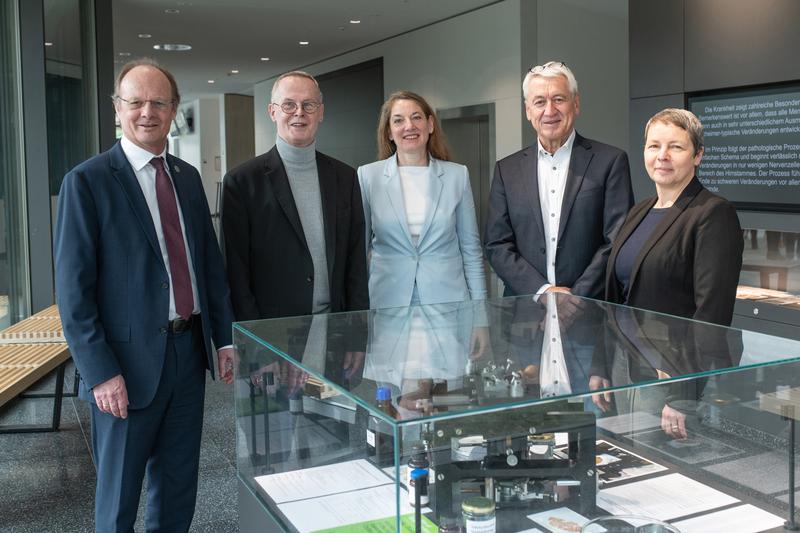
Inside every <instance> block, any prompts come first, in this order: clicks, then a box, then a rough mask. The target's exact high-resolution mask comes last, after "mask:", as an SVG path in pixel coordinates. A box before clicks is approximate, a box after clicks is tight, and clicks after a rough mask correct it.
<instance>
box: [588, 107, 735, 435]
mask: <svg viewBox="0 0 800 533" xmlns="http://www.w3.org/2000/svg"><path fill="white" fill-rule="evenodd" d="M702 157H703V126H702V124H700V121H699V120H698V119H697V117H696V116H694V115H693V114H692V113H690V112H689V111H686V110H683V109H665V110H663V111H661V112H659V113H657V114H656V115H654V116H653V117H652V118H651V119H650V120H649V121H648V123H647V125H646V127H645V147H644V161H645V167H646V168H647V172H648V174H649V175H650V178H651V179H652V180H653V182H654V183H655V186H656V191H657V195H656V196H655V197H652V198H648V199H646V200H644V201H642V202H640V203H639V204H637V205H636V206H634V207H633V209H631V211H630V213H629V214H628V216H627V218H626V220H625V222H624V224H623V225H622V228H621V229H620V231H619V234H618V235H617V238H616V240H615V241H614V244H613V246H612V249H611V254H610V256H609V263H608V268H607V271H606V299H607V300H608V301H610V302H615V303H624V304H626V305H630V306H633V307H639V308H643V309H649V310H653V311H658V312H662V313H666V314H670V315H676V316H681V317H686V318H692V319H694V320H699V321H704V322H712V323H716V324H721V325H729V324H730V322H731V319H732V317H733V305H734V302H735V299H736V285H737V282H738V278H739V271H740V268H741V264H742V249H743V241H742V231H741V228H740V226H739V220H738V217H737V216H736V210H735V209H734V207H733V206H732V205H731V204H730V203H729V202H727V201H726V200H724V199H723V198H720V197H718V196H716V195H714V194H712V193H711V192H709V191H708V190H707V189H705V188H704V187H703V185H702V184H701V183H700V181H699V180H698V179H697V178H696V176H695V172H696V170H697V167H698V166H699V165H700V161H701V159H702ZM622 333H623V335H626V334H625V331H624V328H623V331H622ZM657 377H660V378H667V377H671V375H670V373H669V372H666V371H665V370H663V369H657ZM608 385H609V381H608V379H607V378H606V377H601V376H598V375H594V376H592V380H591V382H590V386H591V387H593V388H594V389H595V390H596V389H597V388H600V387H604V386H608ZM603 400H604V395H598V396H596V397H595V403H597V404H598V405H599V406H600V407H601V408H604V407H606V406H605V405H604V404H605V402H604V401H603ZM661 415H662V427H663V428H664V431H665V432H666V433H667V434H668V435H670V436H674V437H676V438H685V437H686V435H687V434H686V428H685V416H684V414H683V413H681V412H678V411H676V410H675V409H672V408H671V407H669V406H668V405H665V406H664V408H663V410H662V413H661Z"/></svg>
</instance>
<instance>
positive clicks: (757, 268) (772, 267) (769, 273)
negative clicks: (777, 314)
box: [737, 229, 800, 311]
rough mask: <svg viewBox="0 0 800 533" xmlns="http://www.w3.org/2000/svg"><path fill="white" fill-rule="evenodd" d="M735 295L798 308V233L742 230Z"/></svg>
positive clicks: (799, 242)
mask: <svg viewBox="0 0 800 533" xmlns="http://www.w3.org/2000/svg"><path fill="white" fill-rule="evenodd" d="M739 284H740V287H739V294H738V295H737V297H738V298H744V299H747V300H758V301H763V302H764V303H769V304H773V305H781V306H784V307H786V308H788V309H794V310H798V311H800V297H798V296H800V233H796V232H790V231H765V230H759V229H746V230H744V254H743V257H742V273H741V275H740V276H739Z"/></svg>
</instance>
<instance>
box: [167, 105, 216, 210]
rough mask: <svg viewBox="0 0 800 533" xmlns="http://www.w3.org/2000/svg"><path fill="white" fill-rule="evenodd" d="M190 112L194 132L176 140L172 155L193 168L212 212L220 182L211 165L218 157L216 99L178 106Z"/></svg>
mask: <svg viewBox="0 0 800 533" xmlns="http://www.w3.org/2000/svg"><path fill="white" fill-rule="evenodd" d="M190 107H191V108H192V109H193V113H194V132H193V133H191V134H188V135H181V136H180V137H179V138H178V149H177V150H176V151H175V154H176V155H177V156H178V157H180V158H181V159H183V160H184V161H186V162H187V163H189V164H191V165H192V166H194V167H195V168H196V169H197V170H198V171H199V172H200V177H201V178H202V180H203V189H205V192H206V198H207V199H208V206H209V209H210V210H211V212H212V213H213V212H214V210H215V205H216V199H217V183H218V182H219V180H220V179H222V175H221V173H220V171H219V170H217V169H216V167H215V164H214V161H215V158H217V157H219V156H220V151H221V145H220V124H219V123H220V114H219V99H218V98H200V99H197V100H192V101H190V102H186V103H183V104H181V108H182V109H184V110H185V109H187V108H190Z"/></svg>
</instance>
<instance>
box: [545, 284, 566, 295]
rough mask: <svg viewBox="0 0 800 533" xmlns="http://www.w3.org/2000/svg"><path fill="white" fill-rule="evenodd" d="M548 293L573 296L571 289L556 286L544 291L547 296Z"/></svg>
mask: <svg viewBox="0 0 800 533" xmlns="http://www.w3.org/2000/svg"><path fill="white" fill-rule="evenodd" d="M548 292H560V293H562V294H572V290H571V289H570V288H569V287H557V286H555V285H552V286H550V287H547V288H546V289H545V290H544V294H547V293H548Z"/></svg>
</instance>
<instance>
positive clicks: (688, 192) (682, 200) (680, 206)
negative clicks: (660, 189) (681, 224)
mask: <svg viewBox="0 0 800 533" xmlns="http://www.w3.org/2000/svg"><path fill="white" fill-rule="evenodd" d="M701 190H702V186H701V185H700V182H699V181H697V178H692V181H690V182H689V184H688V185H687V186H686V188H685V189H684V190H683V192H681V195H680V196H679V197H678V199H677V200H675V203H674V204H673V205H672V207H671V208H670V209H669V210H668V211H667V212H666V213H665V214H664V217H663V218H662V219H661V221H660V222H659V223H658V225H657V226H656V227H655V229H653V233H651V234H650V237H649V238H648V239H647V240H646V241H645V243H644V245H643V246H642V249H641V251H640V252H639V255H638V256H636V262H635V263H634V264H633V270H632V271H631V279H630V281H629V282H628V286H629V287H633V284H634V283H635V281H636V275H637V274H638V273H639V267H640V266H641V265H642V262H643V261H644V258H645V257H646V256H647V254H648V253H649V252H650V249H651V248H653V246H655V244H656V243H657V242H658V241H659V239H661V237H662V236H663V235H664V233H666V232H667V230H668V229H669V228H670V226H672V224H673V223H674V222H675V220H676V219H677V218H678V217H679V216H681V213H683V211H684V210H685V209H686V207H687V206H688V205H689V204H690V203H691V202H692V200H694V197H695V196H697V193H699V192H700V191H701ZM653 205H655V199H653V203H652V204H651V207H652V206H653ZM648 211H649V209H644V210H642V213H641V214H640V218H639V222H641V220H642V219H643V218H644V217H645V215H647V213H648ZM637 225H638V223H637ZM631 227H632V228H633V229H636V226H635V225H633V224H631ZM633 229H631V230H630V232H629V233H628V235H630V233H632V232H633Z"/></svg>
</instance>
